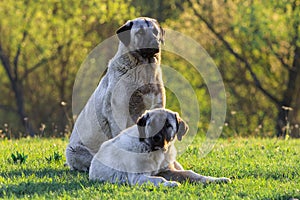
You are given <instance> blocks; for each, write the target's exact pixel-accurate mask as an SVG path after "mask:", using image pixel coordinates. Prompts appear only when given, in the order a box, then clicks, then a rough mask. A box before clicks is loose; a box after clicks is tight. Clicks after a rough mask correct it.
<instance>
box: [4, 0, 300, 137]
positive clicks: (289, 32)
mask: <svg viewBox="0 0 300 200" xmlns="http://www.w3.org/2000/svg"><path fill="white" fill-rule="evenodd" d="M192 8H194V9H192ZM195 10H196V11H198V12H196V13H197V14H199V13H200V15H201V17H202V18H201V17H199V15H197V14H196V13H195ZM138 16H149V17H154V18H157V19H158V20H159V22H160V23H161V24H162V26H163V27H166V28H169V29H173V30H175V31H179V32H181V33H184V34H186V35H189V36H191V37H192V38H193V39H194V40H195V41H197V42H198V43H200V44H201V45H202V46H203V47H204V49H205V50H207V52H208V53H209V55H210V56H211V57H212V58H213V59H214V62H215V63H216V65H217V66H218V68H219V71H220V73H221V74H222V77H223V80H224V84H225V87H226V93H227V110H228V112H227V113H228V114H227V118H226V125H227V126H226V127H225V132H224V136H232V135H239V136H249V135H259V136H273V135H275V132H274V130H275V126H276V123H277V122H278V113H280V111H281V106H282V105H280V104H282V103H284V102H285V100H286V99H287V100H288V101H290V102H287V103H286V105H284V106H289V107H292V108H293V111H292V112H290V116H289V118H290V119H289V121H290V124H289V125H290V126H289V128H290V130H291V134H290V135H291V136H299V135H300V129H299V120H300V114H299V113H300V111H299V109H300V107H299V103H298V102H299V91H300V86H299V85H300V84H299V80H300V78H299V77H298V78H296V79H295V80H294V81H292V80H291V77H292V76H293V75H295V74H297V75H298V76H299V74H300V73H299V72H298V71H299V67H297V66H299V64H298V65H297V63H299V61H298V62H297V60H295V59H296V58H297V56H298V55H299V52H296V50H297V48H298V49H299V46H300V39H299V31H300V26H299V23H300V6H299V1H297V0H291V1H290V0H287V1H274V0H272V1H268V2H262V1H242V0H235V1H233V0H226V1H203V2H202V1H195V0H188V1H183V0H171V1H159V0H154V1H145V0H117V1H107V0H91V1H57V0H43V1H39V2H38V1H0V47H1V55H2V56H4V57H6V58H8V62H9V63H10V66H11V68H10V69H9V70H6V69H4V67H3V62H2V61H1V62H0V87H1V93H0V99H1V103H0V131H1V130H2V131H1V132H2V133H3V135H4V137H21V136H24V135H27V134H28V133H27V132H24V125H22V124H21V123H20V122H19V121H20V119H19V118H20V117H19V116H18V107H17V106H16V104H17V101H16V94H15V92H14V91H13V90H12V89H13V87H12V84H11V82H12V81H15V82H16V83H17V84H16V85H17V86H18V93H19V94H21V95H22V98H21V100H23V101H24V109H25V114H26V118H27V121H26V123H30V124H31V125H33V128H34V130H35V131H36V134H37V135H40V136H53V135H55V136H64V135H66V134H69V132H70V131H71V129H72V117H70V116H72V91H73V85H74V80H75V77H76V73H77V71H78V69H79V67H80V65H81V63H82V62H83V60H84V58H85V57H86V56H87V55H88V53H89V52H90V51H91V50H92V49H93V48H94V47H95V46H96V45H97V44H99V43H100V42H102V41H104V40H105V39H106V38H108V37H110V36H112V35H114V33H115V31H116V30H117V28H118V27H119V26H121V25H122V24H123V23H124V22H125V21H126V20H128V19H132V18H135V17H138ZM205 20H206V22H207V23H205ZM212 28H213V29H214V31H215V33H214V32H213V31H212ZM216 33H217V34H216ZM167 37H168V35H166V38H167ZM220 38H222V39H223V40H224V41H225V42H227V43H224V41H222V40H221V39H220ZM174 42H176V41H174ZM234 53H236V54H237V55H239V56H240V58H239V57H237V56H236V55H235V54H234ZM298 57H299V56H298ZM162 60H163V64H166V65H168V66H171V67H173V68H174V69H176V71H178V72H179V73H181V74H182V75H183V76H184V78H185V79H186V80H188V82H189V83H190V84H191V86H192V88H193V89H194V91H195V94H196V96H197V98H198V101H199V102H198V105H199V108H200V115H201V121H200V122H199V128H200V129H201V130H205V129H206V128H207V125H208V123H209V121H210V115H211V108H210V106H211V104H210V97H209V93H208V91H207V88H206V85H205V83H204V82H203V80H202V78H201V77H200V76H198V75H197V72H195V70H194V69H193V66H190V64H189V63H187V62H186V61H185V60H183V59H182V58H180V57H179V56H176V55H171V54H168V52H163V56H162ZM293 63H295V64H293ZM293 65H294V66H293ZM249 66H250V67H251V70H252V72H250V71H249ZM208 70H209V69H208ZM8 72H10V73H11V75H12V77H10V76H8ZM253 74H255V75H256V78H257V80H258V82H257V81H256V80H255V79H254V78H253ZM290 81H291V82H290ZM258 83H259V84H260V86H261V87H262V88H260V87H258V85H259V84H258ZM289 83H290V84H289ZM89 87H90V88H95V87H96V85H90V86H89ZM291 88H292V89H291ZM293 88H294V89H293ZM262 89H263V90H262ZM271 97H273V98H271ZM61 102H66V106H62V105H61ZM188 103H189V102H187V104H188ZM167 106H168V108H171V109H173V110H176V111H180V106H179V102H178V99H177V98H176V96H175V95H174V93H173V92H172V91H170V90H168V89H167ZM232 113H235V114H232ZM22 120H23V119H22ZM5 125H6V126H5ZM27 125H28V124H27ZM25 126H26V124H25ZM1 132H0V134H1ZM203 132H205V131H203ZM1 135H2V134H1Z"/></svg>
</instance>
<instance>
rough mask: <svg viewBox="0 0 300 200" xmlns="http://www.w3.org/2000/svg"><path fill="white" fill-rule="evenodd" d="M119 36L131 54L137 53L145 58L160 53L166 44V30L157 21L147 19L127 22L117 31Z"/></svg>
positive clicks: (141, 18) (142, 18)
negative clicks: (161, 46)
mask: <svg viewBox="0 0 300 200" xmlns="http://www.w3.org/2000/svg"><path fill="white" fill-rule="evenodd" d="M117 35H118V38H119V39H120V41H121V42H122V43H123V44H124V45H125V47H127V48H128V50H129V51H130V52H137V53H138V54H139V55H141V56H142V57H144V58H147V57H153V56H154V55H155V54H157V53H159V51H160V45H161V43H163V42H164V30H163V29H162V28H161V27H160V25H159V24H158V22H157V21H156V20H155V19H151V18H147V17H140V18H136V19H134V20H130V21H128V22H126V23H125V24H124V25H123V26H122V27H120V28H119V29H118V30H117Z"/></svg>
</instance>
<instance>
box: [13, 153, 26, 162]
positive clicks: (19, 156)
mask: <svg viewBox="0 0 300 200" xmlns="http://www.w3.org/2000/svg"><path fill="white" fill-rule="evenodd" d="M27 157H28V155H25V154H24V152H22V153H19V152H18V151H17V152H16V153H12V154H11V159H12V161H13V162H14V164H17V163H19V164H24V163H25V162H26V159H27Z"/></svg>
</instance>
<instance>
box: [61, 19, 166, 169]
mask: <svg viewBox="0 0 300 200" xmlns="http://www.w3.org/2000/svg"><path fill="white" fill-rule="evenodd" d="M124 28H125V29H128V31H127V33H126V31H123V29H124ZM141 28H142V29H143V30H144V33H143V35H141V34H136V33H137V31H139V30H140V29H141ZM125 29H124V30H125ZM154 29H155V30H156V31H157V33H158V34H157V35H154V34H153V31H154ZM119 30H121V31H123V32H120V33H119V34H118V37H119V38H120V42H119V48H118V51H117V53H116V55H115V56H114V57H113V58H112V59H111V60H110V62H109V64H108V69H107V73H106V74H105V75H104V76H103V78H102V79H101V81H100V83H99V85H98V87H97V88H96V90H95V91H94V93H93V94H92V96H91V97H90V99H89V100H88V102H87V104H86V105H85V107H84V109H83V110H82V111H81V113H80V115H79V116H78V118H77V120H76V122H75V125H74V129H73V131H72V135H71V138H70V143H69V144H68V146H67V149H66V158H67V164H68V165H69V166H70V168H71V169H73V170H79V171H88V169H89V166H90V162H91V159H92V157H93V155H95V154H96V153H97V151H98V150H99V147H100V146H101V144H102V143H103V142H105V141H107V140H108V139H110V138H113V137H115V136H117V135H118V134H119V133H120V132H121V130H124V129H126V128H127V127H129V126H132V125H133V124H134V123H135V121H136V119H137V118H138V117H139V116H140V115H141V114H142V113H144V111H145V110H147V109H153V108H163V107H164V106H165V91H164V86H163V81H162V74H161V68H160V43H161V42H162V41H163V38H162V37H163V33H162V29H161V28H160V27H159V25H158V23H157V22H156V20H154V19H150V18H137V19H134V20H132V21H130V22H127V23H126V24H125V25H124V26H123V27H121V28H120V29H119ZM122 34H123V35H122ZM128 34H129V36H130V43H129V44H126V45H127V46H126V45H125V44H124V42H125V40H124V37H123V36H124V35H125V36H127V35H128ZM127 39H128V38H127ZM122 40H124V41H122ZM151 45H157V46H156V47H157V49H156V50H157V53H156V52H155V53H154V54H153V55H152V54H151V52H150V54H149V52H147V51H148V50H147V49H146V51H141V52H139V49H140V48H152V46H151Z"/></svg>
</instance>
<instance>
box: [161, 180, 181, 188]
mask: <svg viewBox="0 0 300 200" xmlns="http://www.w3.org/2000/svg"><path fill="white" fill-rule="evenodd" d="M163 185H164V186H167V187H178V186H180V183H178V182H176V181H167V182H164V183H163Z"/></svg>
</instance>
